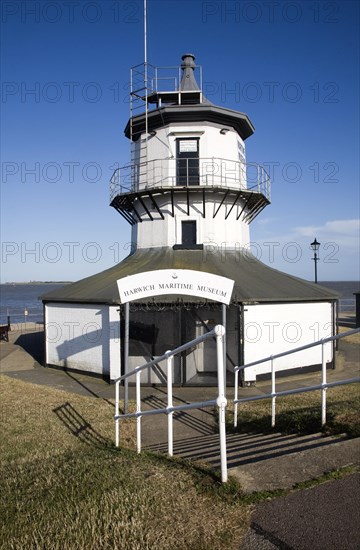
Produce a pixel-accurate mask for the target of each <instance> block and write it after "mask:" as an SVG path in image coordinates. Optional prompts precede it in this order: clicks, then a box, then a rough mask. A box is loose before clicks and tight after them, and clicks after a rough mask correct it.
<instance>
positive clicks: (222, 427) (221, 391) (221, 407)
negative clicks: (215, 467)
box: [214, 325, 228, 483]
mask: <svg viewBox="0 0 360 550" xmlns="http://www.w3.org/2000/svg"><path fill="white" fill-rule="evenodd" d="M214 331H215V335H216V355H217V371H218V372H217V374H218V398H217V400H216V402H217V406H218V412H219V435H220V461H221V481H222V482H223V483H226V482H227V480H228V477H227V457H226V424H225V413H226V405H227V400H226V397H225V384H224V345H223V343H224V335H225V329H224V327H223V326H222V325H216V327H215V329H214Z"/></svg>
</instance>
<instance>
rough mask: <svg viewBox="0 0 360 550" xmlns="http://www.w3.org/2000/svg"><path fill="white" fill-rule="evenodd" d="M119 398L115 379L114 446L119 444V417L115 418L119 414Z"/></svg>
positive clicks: (117, 382) (118, 387) (117, 384)
mask: <svg viewBox="0 0 360 550" xmlns="http://www.w3.org/2000/svg"><path fill="white" fill-rule="evenodd" d="M119 398H120V381H119V380H116V382H115V447H118V446H119V435H120V434H119V432H120V430H119V428H120V419H119V418H116V417H117V416H119Z"/></svg>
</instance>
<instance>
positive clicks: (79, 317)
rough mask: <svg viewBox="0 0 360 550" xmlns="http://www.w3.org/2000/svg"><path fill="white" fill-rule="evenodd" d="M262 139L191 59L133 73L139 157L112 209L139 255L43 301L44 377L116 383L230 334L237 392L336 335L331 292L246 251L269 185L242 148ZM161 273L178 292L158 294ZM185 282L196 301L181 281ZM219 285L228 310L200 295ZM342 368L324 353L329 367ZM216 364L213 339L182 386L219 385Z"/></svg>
mask: <svg viewBox="0 0 360 550" xmlns="http://www.w3.org/2000/svg"><path fill="white" fill-rule="evenodd" d="M253 133H254V127H253V125H252V124H251V122H250V120H249V118H248V116H247V115H246V114H244V113H241V112H238V111H235V110H232V109H225V108H223V107H218V106H216V105H213V104H212V103H211V102H210V101H209V100H208V99H207V98H206V97H205V96H204V95H203V92H202V71H201V67H199V66H197V65H196V64H195V57H194V56H193V55H192V54H185V55H184V56H183V57H182V63H181V66H180V67H170V68H169V67H167V68H159V67H152V66H151V65H149V64H148V63H146V64H143V65H138V66H136V67H134V68H133V69H132V70H131V92H130V118H129V121H128V123H127V125H126V128H125V135H126V137H127V138H128V139H129V140H130V143H131V159H130V163H129V164H128V165H127V166H125V167H122V168H120V169H118V170H116V171H115V173H114V174H113V177H112V179H111V182H110V204H111V206H112V207H114V208H115V209H116V210H117V211H118V212H119V213H120V214H121V216H123V218H125V220H126V221H127V222H128V223H129V224H130V225H131V228H132V250H131V252H130V254H129V255H128V256H127V257H126V258H124V259H123V260H122V261H121V262H120V263H118V264H116V265H113V266H111V267H110V268H109V269H107V270H105V271H102V272H101V273H97V274H95V275H92V276H90V277H87V278H86V279H83V280H81V281H78V282H76V283H73V284H70V285H66V286H65V287H64V288H61V289H58V290H56V291H53V292H50V293H48V294H46V295H45V296H43V297H42V299H43V302H44V311H45V330H46V339H45V340H46V364H47V365H55V366H57V367H59V366H60V367H66V368H70V369H76V370H81V371H85V372H92V373H96V374H100V375H102V376H109V377H110V378H111V379H116V378H117V377H118V376H119V375H120V374H121V372H124V370H127V369H129V370H131V369H132V368H135V367H136V366H137V365H141V364H144V363H145V362H147V361H149V360H152V359H154V357H157V356H160V355H162V354H163V353H165V352H166V351H167V350H169V349H175V348H176V347H178V346H179V345H181V344H184V343H186V342H189V341H191V340H193V339H194V338H196V337H198V336H200V335H202V334H204V333H205V332H207V331H209V330H211V329H212V328H213V327H214V326H215V325H216V324H219V323H222V324H223V325H225V327H226V341H225V342H224V344H225V350H226V353H225V357H226V361H225V363H226V372H227V381H228V382H231V380H232V379H233V376H234V374H233V373H234V367H235V366H236V365H243V364H245V363H249V362H250V363H253V362H256V361H258V360H259V359H261V358H263V357H264V356H265V357H267V356H270V355H274V354H276V353H279V352H284V351H287V350H289V349H291V348H293V347H294V345H295V344H296V346H302V345H304V346H307V344H309V343H310V342H312V341H313V340H314V332H313V330H314V327H315V326H317V327H319V332H318V334H317V337H318V339H320V338H324V337H326V336H329V333H328V328H327V327H331V333H332V334H333V333H334V332H335V329H336V326H335V316H336V300H337V295H336V294H334V293H333V292H332V291H329V289H326V288H323V287H321V286H320V285H314V284H312V283H309V282H307V281H304V280H302V279H298V278H296V277H292V276H290V275H287V274H286V273H282V272H280V271H277V270H275V269H272V268H271V267H269V266H267V265H265V264H263V263H262V262H260V261H259V260H258V259H257V258H255V257H254V256H252V255H251V253H250V252H249V250H248V249H247V245H248V243H249V241H250V238H249V225H250V222H251V221H252V220H253V219H254V218H255V217H256V216H257V215H258V214H259V213H260V212H261V210H262V209H263V208H264V207H265V206H266V205H268V204H269V202H270V179H269V177H268V175H267V173H266V172H265V170H264V169H263V168H262V167H261V166H258V165H255V164H253V163H249V162H247V161H246V153H245V141H246V139H247V138H248V137H249V136H251V135H252V134H253ZM242 251H244V253H242ZM224 252H225V253H224ZM164 273H167V274H169V276H170V277H171V281H172V282H170V283H169V284H163V283H161V286H160V284H159V285H158V286H157V287H156V289H155V285H152V284H149V281H152V282H153V281H154V280H155V279H156V278H157V277H163V276H165V275H164ZM185 273H186V274H187V275H186V276H190V275H188V274H189V273H190V274H191V277H193V279H192V280H194V287H195V286H196V292H195V293H194V292H192V293H191V294H190V293H189V294H187V293H186V292H187V290H189V285H187V286H185V287H184V288H185V290H183V287H181V286H179V285H178V284H177V283H174V282H173V280H175V279H176V278H177V277H178V276H182V275H184V274H185ZM213 276H217V277H220V278H221V277H223V278H225V279H226V280H227V281H229V280H230V282H231V283H233V286H232V287H231V288H233V291H232V293H231V296H229V300H228V301H220V295H221V294H224V289H223V288H219V287H218V288H217V289H216V291H215V289H214V288H212V287H211V286H210V287H209V286H207V287H204V288H205V294H202V293H200V290H201V292H203V287H202V286H201V284H197V281H195V278H198V279H201V278H202V277H205V278H206V277H207V278H208V279H210V278H211V277H213ZM134 277H135V279H136V280H137V281H138V280H139V279H140V280H141V281H142V282H141V283H137V286H136V287H132V290H131V291H128V293H130V292H131V303H129V301H127V299H123V298H122V297H121V296H120V294H119V287H118V282H119V281H122V282H123V283H124V284H125V282H126V281H127V282H129V280H130V281H131V280H134ZM208 279H207V280H208ZM120 284H121V283H120ZM129 284H130V283H129ZM224 284H225V283H224ZM139 285H140V286H139ZM190 286H191V285H190ZM198 286H200V287H201V288H200V290H199V288H198ZM150 287H151V288H150ZM160 288H161V289H162V290H161V292H160V291H159V289H160ZM179 288H181V289H182V292H178V290H179ZM148 290H150V291H151V292H149V293H148V294H146V292H147V291H148ZM192 290H193V289H192ZM142 291H146V292H145V294H142V295H141V296H140V295H139V292H142ZM152 291H154V292H152ZM176 292H178V293H176ZM119 315H120V319H119ZM309 320H311V321H309ZM314 320H316V323H315V324H314ZM69 327H71V331H70V332H69ZM54 330H56V331H57V332H56V335H54V334H53V332H54ZM89 330H90V334H89ZM84 335H86V338H85V337H84ZM119 340H120V346H119ZM319 354H321V350H320V349H319V348H309V349H308V348H306V349H305V350H304V351H302V352H300V353H296V354H292V355H291V356H289V357H283V358H282V359H280V360H279V361H277V368H278V369H279V370H282V369H283V370H288V369H292V368H298V367H303V366H314V365H318V364H321V363H322V361H323V358H322V357H321V356H320V355H319ZM333 356H334V354H333V350H332V349H331V346H330V344H329V347H327V349H326V362H330V361H332V360H333ZM215 358H216V353H215V349H214V342H213V341H212V340H207V341H206V344H205V343H204V342H203V343H202V344H200V345H199V346H197V347H195V348H190V349H189V350H187V351H184V352H182V353H181V354H180V355H178V356H176V358H175V363H174V382H175V383H177V384H191V385H213V384H216V383H217V381H216V373H217V368H216V360H215ZM282 361H283V362H282ZM270 370H271V366H270V363H269V362H266V363H264V364H261V365H255V366H253V367H251V368H248V369H246V371H244V375H243V376H244V382H246V383H251V382H253V381H255V380H256V377H257V376H258V375H261V374H267V373H269V372H270ZM144 376H145V375H144ZM146 376H147V380H146V382H147V383H149V384H166V375H165V373H164V372H163V370H162V366H161V365H154V367H153V369H152V370H151V371H149V372H148V373H147V375H146Z"/></svg>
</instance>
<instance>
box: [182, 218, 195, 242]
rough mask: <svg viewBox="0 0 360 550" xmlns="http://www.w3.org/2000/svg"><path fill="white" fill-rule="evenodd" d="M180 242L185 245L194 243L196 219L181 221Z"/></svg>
mask: <svg viewBox="0 0 360 550" xmlns="http://www.w3.org/2000/svg"><path fill="white" fill-rule="evenodd" d="M181 244H182V246H186V247H193V246H194V245H195V244H196V221H185V222H181Z"/></svg>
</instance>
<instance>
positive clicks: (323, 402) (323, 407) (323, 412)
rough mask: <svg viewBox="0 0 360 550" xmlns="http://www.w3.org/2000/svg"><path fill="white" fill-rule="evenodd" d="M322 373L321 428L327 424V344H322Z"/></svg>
mask: <svg viewBox="0 0 360 550" xmlns="http://www.w3.org/2000/svg"><path fill="white" fill-rule="evenodd" d="M321 371H322V382H321V383H322V386H323V388H322V390H321V426H325V424H326V390H327V388H326V387H324V385H325V384H326V358H325V344H324V342H323V341H322V342H321Z"/></svg>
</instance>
